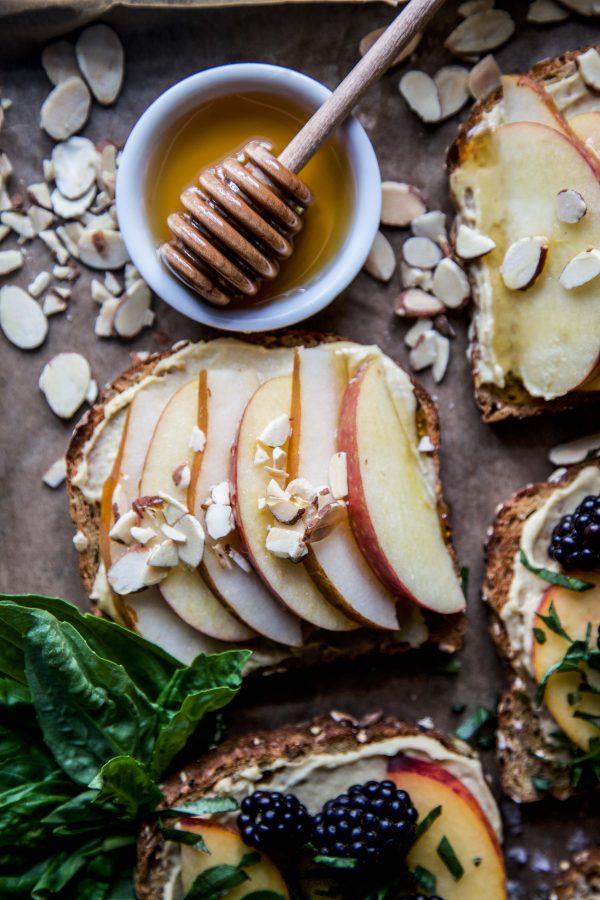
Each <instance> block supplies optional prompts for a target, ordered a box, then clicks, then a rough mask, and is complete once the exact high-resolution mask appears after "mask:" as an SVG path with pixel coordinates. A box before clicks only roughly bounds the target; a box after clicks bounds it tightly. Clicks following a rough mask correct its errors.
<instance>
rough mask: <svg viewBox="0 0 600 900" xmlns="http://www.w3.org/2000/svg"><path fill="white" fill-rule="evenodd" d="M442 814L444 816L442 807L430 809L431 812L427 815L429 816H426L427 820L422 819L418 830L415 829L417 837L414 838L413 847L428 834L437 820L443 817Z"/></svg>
mask: <svg viewBox="0 0 600 900" xmlns="http://www.w3.org/2000/svg"><path fill="white" fill-rule="evenodd" d="M441 814H442V807H441V806H434V807H433V809H430V810H429V812H428V813H427V815H426V816H425V818H424V819H421V821H420V822H419V824H418V825H417V827H416V829H415V836H414V838H413V840H412V845H413V846H414V844H416V843H417V841H418V840H419V838H421V837H423V835H424V834H425V832H426V831H427V830H428V829H429V828H431V826H432V825H433V823H434V822H435V820H436V819H439V817H440V816H441Z"/></svg>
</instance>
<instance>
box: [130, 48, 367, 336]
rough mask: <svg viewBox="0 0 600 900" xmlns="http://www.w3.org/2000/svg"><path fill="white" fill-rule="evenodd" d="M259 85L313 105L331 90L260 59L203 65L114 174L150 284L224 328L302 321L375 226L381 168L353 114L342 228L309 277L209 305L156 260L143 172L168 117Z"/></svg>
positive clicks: (169, 97)
mask: <svg viewBox="0 0 600 900" xmlns="http://www.w3.org/2000/svg"><path fill="white" fill-rule="evenodd" d="M252 90H262V91H267V92H269V93H273V94H276V95H280V96H285V97H289V98H292V99H293V100H296V101H297V102H298V103H300V104H302V105H303V106H304V107H306V108H308V109H316V108H317V107H318V106H320V105H321V104H322V103H323V102H324V100H326V99H327V97H328V96H329V94H330V93H331V92H330V91H329V89H328V88H326V87H324V85H322V84H319V82H318V81H315V80H314V79H312V78H309V77H308V76H307V75H302V74H301V73H300V72H294V71H293V70H292V69H284V68H281V67H280V66H270V65H266V64H263V63H240V64H236V65H229V66H219V67H217V68H214V69H206V70H205V71H204V72H198V73H197V74H196V75H191V76H190V77H189V78H185V79H184V80H183V81H180V82H178V83H177V84H175V85H173V87H171V88H169V89H168V90H167V91H165V93H164V94H161V96H160V97H158V99H157V100H155V101H154V103H152V104H151V106H149V107H148V109H147V110H146V111H145V113H144V114H143V115H142V117H141V118H140V119H139V121H138V122H137V124H136V125H135V127H134V128H133V131H132V132H131V134H130V135H129V138H128V140H127V143H126V145H125V148H124V150H123V155H122V157H121V161H120V165H119V173H118V178H117V213H118V217H119V226H120V229H121V232H122V234H123V238H124V240H125V244H126V245H127V249H128V251H129V254H130V256H131V259H132V261H133V263H134V264H135V266H136V268H137V269H138V270H139V272H140V274H141V276H142V278H143V279H144V280H145V281H146V282H147V283H148V284H149V285H150V287H151V288H152V290H153V291H155V293H156V294H158V295H159V297H162V299H163V300H164V301H165V302H166V303H168V304H169V305H170V306H172V307H174V308H175V309H176V310H178V311H179V312H180V313H183V315H185V316H188V317H189V318H190V319H195V321H196V322H202V323H203V324H205V325H211V326H213V327H215V328H221V329H224V330H226V331H245V332H249V331H267V330H269V329H273V328H283V327H285V326H286V325H292V324H294V323H295V322H300V321H301V320H302V319H306V318H308V317H309V316H312V315H313V314H314V313H317V312H319V310H321V309H323V308H324V307H325V306H327V304H328V303H330V302H331V301H332V300H333V299H334V297H336V296H337V295H338V294H340V293H341V291H343V290H344V288H345V287H347V286H348V284H350V282H351V281H352V279H353V278H354V277H355V275H356V274H357V273H358V272H359V270H360V269H361V267H362V265H363V263H364V261H365V259H366V257H367V254H368V252H369V250H370V248H371V244H372V243H373V240H374V238H375V234H376V233H377V229H378V227H379V218H380V212H381V208H380V207H381V188H380V175H379V166H378V163H377V158H376V156H375V151H374V150H373V147H372V145H371V142H370V141H369V138H368V137H367V135H366V133H365V131H364V129H363V128H362V126H361V125H360V124H359V123H358V122H357V121H356V119H349V120H347V121H346V122H345V123H344V125H342V126H341V127H340V130H339V136H340V138H341V146H342V150H343V152H345V153H346V155H347V159H348V162H349V166H348V168H349V170H350V172H351V174H352V178H353V182H354V184H353V194H354V201H353V207H352V214H351V217H350V219H349V221H348V227H347V233H346V236H345V239H344V240H343V242H342V245H341V247H340V249H339V251H338V253H337V254H336V255H335V257H334V258H333V259H331V260H330V261H329V263H328V264H327V265H326V266H325V267H324V268H323V269H322V270H321V271H319V272H318V273H317V274H316V275H314V276H313V277H312V279H311V281H310V282H309V283H308V284H307V285H305V286H302V287H298V288H296V289H294V290H292V291H290V292H289V293H287V294H286V295H285V296H282V297H280V298H275V299H273V300H270V301H268V302H266V303H263V304H258V305H256V306H254V307H252V306H248V307H246V308H243V309H231V310H230V309H228V308H227V307H225V308H219V307H215V306H210V305H209V304H208V303H206V302H205V301H203V300H201V299H200V298H199V297H198V296H197V295H196V294H194V293H193V291H191V290H190V289H189V288H187V287H186V286H185V285H184V284H183V283H182V282H181V281H179V280H178V279H177V278H175V276H174V275H173V274H172V273H171V272H170V271H169V270H168V269H167V267H166V266H165V265H163V263H162V262H161V260H160V258H159V255H158V252H157V246H156V239H155V238H154V236H153V235H152V232H151V229H150V224H149V221H148V216H147V214H146V179H147V175H148V167H149V164H150V160H151V156H152V154H151V152H149V148H152V147H153V146H155V145H156V144H157V143H158V142H159V141H160V136H161V134H162V133H164V130H165V128H166V127H167V126H168V125H169V123H171V122H172V121H174V120H176V119H178V118H179V117H180V116H181V115H183V114H185V113H186V112H187V111H188V110H190V111H191V110H195V109H197V108H198V107H199V106H200V105H201V104H204V103H206V102H207V101H208V100H212V99H214V98H216V97H219V96H223V95H227V94H231V93H236V92H242V91H244V92H248V91H252Z"/></svg>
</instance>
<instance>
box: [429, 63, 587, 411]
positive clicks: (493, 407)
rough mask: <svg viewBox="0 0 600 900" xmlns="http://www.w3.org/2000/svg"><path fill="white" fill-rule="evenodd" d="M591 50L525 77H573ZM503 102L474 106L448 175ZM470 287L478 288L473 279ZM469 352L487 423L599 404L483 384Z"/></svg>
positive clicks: (498, 93) (494, 97) (542, 81)
mask: <svg viewBox="0 0 600 900" xmlns="http://www.w3.org/2000/svg"><path fill="white" fill-rule="evenodd" d="M592 46H593V45H592ZM588 49H589V47H582V48H580V49H579V50H570V51H568V52H567V53H563V54H561V55H560V56H557V57H554V58H549V59H543V60H540V62H538V63H536V64H535V65H534V66H533V67H532V68H531V69H530V70H529V71H528V72H527V73H525V74H527V75H528V76H529V77H530V78H533V80H534V81H536V82H537V83H538V84H539V85H541V86H542V87H544V86H545V85H546V84H549V83H551V82H554V81H558V80H559V79H560V78H564V77H565V76H568V75H571V74H573V73H574V72H575V71H576V69H577V65H576V62H575V60H576V58H577V56H579V54H580V53H583V52H585V51H586V50H588ZM501 101H502V88H498V89H497V90H495V91H493V92H492V93H491V94H489V95H488V96H487V97H485V98H484V99H483V100H480V101H478V102H477V103H475V104H474V105H473V107H472V109H471V112H470V115H469V117H468V119H467V120H466V121H465V122H463V123H461V125H460V126H459V130H458V135H457V137H456V139H455V141H454V142H453V144H452V145H451V146H450V149H449V151H448V157H447V168H448V174H449V175H451V174H452V172H453V171H454V170H455V169H456V168H458V167H459V166H460V164H461V162H462V161H463V160H464V159H466V158H467V157H468V156H469V154H470V151H471V143H470V138H469V132H470V131H471V130H472V129H473V128H474V127H475V126H476V125H478V124H479V122H481V120H482V119H483V117H484V115H485V114H486V113H489V112H490V111H491V110H492V109H493V108H494V107H495V106H496V105H497V104H498V103H500V102H501ZM452 201H453V202H454V205H455V206H456V208H457V212H458V214H459V216H460V213H461V212H462V210H461V206H460V203H459V201H458V198H457V197H455V196H453V195H452ZM475 262H477V261H475ZM467 270H468V264H467ZM471 285H472V288H473V289H475V288H474V283H473V280H472V279H471ZM474 299H475V301H476V300H477V298H476V297H475V298H474ZM469 352H470V360H471V371H472V377H473V387H474V392H475V402H476V403H477V406H478V407H479V409H480V410H481V417H482V419H483V421H484V422H501V421H503V420H505V419H512V418H518V419H524V418H528V417H530V416H535V415H539V414H540V413H544V412H550V413H554V412H562V411H565V410H570V409H576V408H582V407H586V406H590V405H592V404H593V403H594V402H596V403H597V402H598V397H599V392H598V391H584V390H579V391H571V392H570V393H569V394H567V395H566V396H564V397H559V398H557V399H555V400H549V401H548V400H544V399H542V398H540V397H532V396H531V394H529V393H528V392H527V390H526V389H525V388H524V387H523V385H522V384H521V383H520V382H519V381H518V380H517V379H514V378H513V379H507V384H506V385H505V386H504V387H503V388H499V387H497V386H496V385H494V384H484V383H482V382H481V379H480V377H479V374H478V360H479V346H478V342H477V338H476V336H473V338H472V340H471V344H470V350H469Z"/></svg>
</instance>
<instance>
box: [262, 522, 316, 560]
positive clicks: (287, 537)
mask: <svg viewBox="0 0 600 900" xmlns="http://www.w3.org/2000/svg"><path fill="white" fill-rule="evenodd" d="M265 546H266V548H267V550H268V551H269V552H270V553H272V554H273V555H274V556H278V557H280V558H281V559H291V560H292V562H298V561H299V560H301V559H302V557H303V556H306V554H307V553H308V548H307V546H306V544H305V543H304V540H303V539H302V535H301V534H300V533H299V532H297V531H292V530H291V529H288V528H280V527H279V526H275V527H274V528H270V529H269V531H268V532H267V539H266V542H265Z"/></svg>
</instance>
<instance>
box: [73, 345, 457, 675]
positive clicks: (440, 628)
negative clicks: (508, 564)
mask: <svg viewBox="0 0 600 900" xmlns="http://www.w3.org/2000/svg"><path fill="white" fill-rule="evenodd" d="M332 340H336V338H332V337H326V336H322V335H317V334H307V333H289V334H285V335H282V336H278V337H277V338H274V337H273V336H269V335H266V336H261V338H259V339H255V340H253V341H252V342H251V343H254V344H260V345H261V346H264V347H268V348H274V347H293V346H299V345H300V344H302V345H304V346H314V345H316V344H318V343H322V342H326V341H332ZM184 346H186V342H183V343H179V344H177V345H175V347H174V348H173V349H172V350H168V351H165V352H162V353H158V354H154V355H152V356H150V357H148V358H145V359H141V360H140V359H138V360H136V361H135V362H134V364H133V365H132V366H131V368H129V369H128V370H127V371H125V372H124V373H123V374H122V375H120V376H119V377H118V378H117V379H116V380H115V381H114V382H113V383H112V384H111V385H109V386H108V387H107V388H106V389H105V390H104V392H103V393H102V395H101V397H100V399H99V402H98V403H97V404H96V405H95V406H94V407H93V408H92V409H90V410H89V411H88V412H87V413H86V414H85V415H84V417H83V418H82V420H81V421H80V422H79V424H78V425H77V427H76V429H75V431H74V434H73V438H72V440H71V443H70V445H69V449H68V452H67V487H68V494H69V501H70V510H71V517H72V520H73V522H74V525H75V527H76V529H77V530H78V531H79V532H81V533H82V534H83V535H84V536H85V539H86V541H85V549H84V550H83V552H82V553H81V554H80V574H81V578H82V581H83V584H84V587H85V588H86V590H87V591H88V593H91V592H92V591H93V587H94V581H95V579H96V575H97V573H98V570H99V567H100V565H101V557H100V549H99V533H100V503H99V502H98V501H97V500H94V499H91V498H90V497H89V496H86V493H85V492H84V490H82V487H81V484H80V482H79V478H78V473H79V472H80V470H81V468H82V466H84V465H85V452H86V446H87V445H88V444H89V442H90V441H93V439H94V438H95V436H97V435H98V434H100V433H101V431H102V429H103V427H104V423H105V410H106V408H107V404H109V403H111V402H112V404H113V406H114V404H121V403H122V405H123V409H126V406H127V397H128V395H127V393H126V392H127V391H128V390H129V389H130V388H132V387H134V386H135V385H136V384H138V383H139V382H140V381H142V380H143V379H144V378H146V377H148V376H150V375H152V373H153V372H154V371H155V369H156V366H157V365H159V364H160V365H162V366H168V365H169V359H170V357H172V356H174V354H175V353H176V352H178V351H179V350H181V349H182V348H183V347H184ZM167 377H168V375H167ZM414 392H415V397H416V399H417V430H418V433H419V435H421V436H425V435H427V436H428V437H429V439H430V441H431V445H432V446H433V448H434V449H433V451H432V453H431V458H432V462H433V466H434V470H435V474H436V496H437V503H438V511H439V515H440V520H441V523H442V526H443V532H444V535H445V538H446V541H447V545H448V549H449V552H450V554H451V555H452V559H453V561H454V564H455V565H457V563H456V556H455V553H454V550H453V548H452V543H451V537H450V529H449V525H448V511H447V508H446V506H445V503H444V500H443V497H442V489H441V483H440V478H439V472H440V457H439V453H440V426H439V420H438V415H437V411H436V408H435V405H434V403H433V401H432V400H431V398H430V397H429V395H428V394H427V392H426V391H425V390H424V388H423V387H421V386H420V385H419V384H417V383H414ZM92 608H93V609H94V610H95V611H96V612H101V610H100V609H99V606H98V604H97V602H96V601H95V600H92ZM104 612H106V610H104ZM426 617H427V626H428V629H429V641H430V642H431V643H434V644H436V645H437V646H439V647H440V649H442V650H444V651H445V652H454V651H455V650H457V649H458V648H459V647H460V646H461V643H462V636H463V631H464V614H463V613H457V614H453V615H445V616H444V615H438V614H435V613H431V614H430V613H427V614H426ZM122 618H123V619H124V621H125V624H130V625H132V626H134V624H135V621H134V619H131V620H128V619H127V616H126V615H124V616H122ZM214 649H218V647H215V648H214ZM405 649H407V645H406V643H403V642H401V641H399V640H398V637H397V634H395V633H393V632H392V633H390V632H385V631H382V630H374V629H369V628H359V629H358V630H356V631H353V632H350V633H344V634H342V633H332V632H318V633H317V637H316V638H315V639H314V640H311V641H310V642H309V643H307V644H306V645H305V646H304V647H302V648H301V649H299V650H298V649H295V650H294V652H293V653H292V652H291V651H290V652H289V653H287V652H286V648H283V652H279V653H278V655H277V658H276V660H274V661H273V662H270V661H268V660H265V661H262V662H261V663H260V665H259V666H258V668H256V671H259V672H261V673H262V674H265V673H267V672H271V671H277V672H279V671H284V670H287V669H292V668H297V667H304V666H314V665H318V664H320V663H324V662H329V661H332V660H335V659H338V658H347V659H350V658H354V657H358V656H362V655H365V654H368V653H373V652H377V653H395V652H399V651H402V650H405ZM281 650H282V648H281V647H279V651H281Z"/></svg>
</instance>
